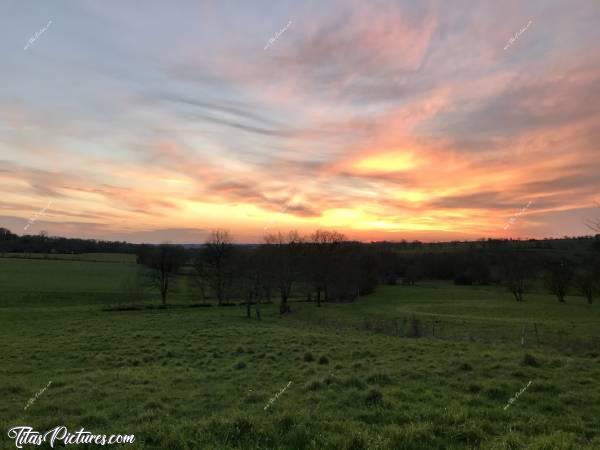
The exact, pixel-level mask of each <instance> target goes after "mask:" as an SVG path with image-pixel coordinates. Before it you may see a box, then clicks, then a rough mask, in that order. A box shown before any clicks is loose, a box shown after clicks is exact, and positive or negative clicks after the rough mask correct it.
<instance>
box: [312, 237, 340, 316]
mask: <svg viewBox="0 0 600 450" xmlns="http://www.w3.org/2000/svg"><path fill="white" fill-rule="evenodd" d="M345 240H346V236H344V235H343V234H341V233H338V232H337V231H326V230H317V231H316V232H315V233H314V234H313V235H312V236H311V238H310V243H311V258H309V259H310V260H311V264H310V266H311V274H312V276H311V279H312V282H313V287H314V290H315V291H316V294H317V306H319V307H320V306H321V292H322V293H323V295H324V300H325V301H328V300H329V293H330V292H329V288H330V284H331V282H332V277H333V273H334V265H335V264H336V259H338V257H339V256H340V255H339V250H340V246H341V244H342V243H343V242H344V241H345Z"/></svg>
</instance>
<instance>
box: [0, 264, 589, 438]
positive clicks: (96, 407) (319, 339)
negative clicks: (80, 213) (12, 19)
mask: <svg viewBox="0 0 600 450" xmlns="http://www.w3.org/2000/svg"><path fill="white" fill-rule="evenodd" d="M137 270H138V266H137V265H136V264H135V263H134V261H133V260H132V259H131V258H129V257H125V256H124V257H123V258H115V257H114V255H113V257H111V258H108V257H98V258H85V257H82V258H78V259H77V260H73V259H71V260H69V259H68V258H67V259H64V260H62V259H44V258H40V259H22V258H0V284H1V286H2V289H0V345H1V348H2V358H1V360H2V364H1V366H0V398H1V399H2V401H1V402H0V425H1V427H2V429H3V436H2V438H0V448H6V449H8V448H15V447H14V445H15V444H14V440H11V439H9V438H8V437H7V430H8V429H9V428H11V427H14V426H19V425H29V426H32V427H33V428H34V429H36V430H39V431H45V430H49V429H51V428H53V427H55V426H58V425H65V426H67V427H68V428H69V430H70V431H74V430H76V429H77V430H78V429H80V428H81V427H85V428H86V430H88V431H92V432H94V433H96V434H135V437H136V442H135V444H133V445H127V446H123V447H127V448H130V449H133V448H161V449H315V450H322V449H349V450H350V449H354V450H359V449H471V448H476V449H521V448H523V449H524V448H528V449H600V345H599V341H598V337H599V336H600V313H599V308H598V305H597V304H596V305H587V304H586V303H585V301H584V300H583V299H582V298H578V297H568V298H567V302H566V303H565V304H559V303H558V302H557V300H556V299H555V298H553V297H551V296H549V295H546V294H544V293H542V292H536V293H533V294H531V295H529V296H527V297H526V300H527V301H526V302H525V303H516V302H515V301H514V300H513V299H512V297H511V295H510V294H509V293H508V292H506V291H504V290H503V289H501V288H499V287H495V286H489V287H477V286H473V287H457V286H453V285H451V284H446V283H441V282H423V283H421V284H420V285H417V286H411V287H407V286H386V287H380V288H378V290H377V292H376V293H375V294H373V295H370V296H366V297H361V298H359V299H358V300H357V301H356V302H354V303H351V304H325V305H323V307H321V308H317V307H316V305H315V304H314V303H307V302H302V301H299V299H297V300H298V301H295V302H292V304H291V306H292V313H291V314H289V315H287V316H284V317H280V315H279V314H278V308H277V305H265V306H263V310H262V313H263V320H262V321H257V320H256V319H254V318H252V319H247V318H246V317H245V307H244V306H231V307H216V306H213V307H196V308H190V307H184V306H186V305H189V304H192V303H194V302H197V301H198V299H197V293H196V292H195V290H194V289H193V285H192V282H191V281H190V279H188V277H182V279H181V280H180V281H179V283H178V284H177V285H176V286H175V288H174V291H173V292H172V293H171V294H170V296H169V299H168V301H169V303H170V304H172V305H178V306H181V307H171V308H167V309H158V308H157V309H143V310H138V311H106V310H104V309H105V308H106V307H107V306H109V305H114V304H115V303H118V302H119V299H120V297H121V295H122V291H123V286H124V285H126V283H127V280H128V279H131V278H132V277H135V275H136V272H137ZM146 297H147V301H148V302H149V303H154V304H156V305H158V304H159V297H158V295H157V293H155V292H151V291H150V292H148V294H147V296H146ZM50 381H51V385H50V386H49V387H48V388H47V389H46V390H45V391H44V392H43V393H42V394H41V395H40V396H39V397H38V398H37V399H36V400H35V402H34V403H33V404H32V405H31V406H29V407H28V409H27V410H24V407H25V405H26V404H27V402H28V401H29V399H30V398H32V397H34V396H35V394H36V393H37V392H38V391H40V390H41V389H42V388H44V387H45V386H47V385H48V383H49V382H50ZM290 381H291V384H289V382H290ZM529 381H531V385H530V386H529V387H528V388H527V389H526V390H525V391H524V392H523V393H522V394H521V395H520V396H519V397H518V398H517V399H516V400H515V401H514V402H513V403H512V404H510V407H509V408H507V409H505V406H506V405H507V403H508V402H509V400H510V399H511V398H512V397H514V396H515V394H517V393H518V392H519V391H521V390H522V389H523V387H525V386H526V385H527V384H528V382H529ZM288 384H289V386H288V387H287V389H285V390H284V392H281V391H282V390H283V389H284V388H285V387H286V386H287V385H288ZM280 392H281V394H280V395H278V396H277V398H276V399H275V400H274V401H272V404H270V406H269V408H267V410H265V406H266V405H267V404H268V403H269V401H270V399H272V398H273V397H275V396H276V395H277V394H278V393H280ZM78 447H79V448H86V446H85V445H82V446H78ZM89 447H90V448H91V446H89ZM38 448H39V447H38ZM42 448H43V447H42Z"/></svg>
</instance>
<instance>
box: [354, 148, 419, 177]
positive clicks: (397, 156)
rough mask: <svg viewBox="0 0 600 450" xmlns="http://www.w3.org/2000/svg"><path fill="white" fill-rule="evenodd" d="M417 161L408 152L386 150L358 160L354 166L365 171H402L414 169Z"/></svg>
mask: <svg viewBox="0 0 600 450" xmlns="http://www.w3.org/2000/svg"><path fill="white" fill-rule="evenodd" d="M416 166H417V162H416V161H415V158H414V157H413V155H412V154H411V153H408V152H399V151H394V152H386V153H380V154H377V155H373V156H368V157H366V158H364V159H361V160H360V161H358V162H357V163H356V164H355V165H354V168H355V169H357V170H360V171H365V172H402V171H406V170H411V169H414V168H415V167H416Z"/></svg>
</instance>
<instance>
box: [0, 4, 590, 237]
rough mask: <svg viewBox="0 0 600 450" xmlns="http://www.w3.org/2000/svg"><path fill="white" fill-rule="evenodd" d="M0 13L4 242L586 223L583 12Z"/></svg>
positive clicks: (386, 8) (50, 9) (479, 233)
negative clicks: (34, 237) (16, 237)
mask: <svg viewBox="0 0 600 450" xmlns="http://www.w3.org/2000/svg"><path fill="white" fill-rule="evenodd" d="M0 22H1V25H2V26H1V27H0V37H1V39H0V192H1V193H2V195H1V197H0V226H3V227H6V228H9V229H10V230H11V231H12V232H14V233H17V234H37V233H39V232H40V231H41V230H46V231H48V233H49V234H51V235H62V236H69V237H85V238H97V239H118V240H128V241H131V242H166V241H168V242H174V243H184V242H187V243H193V242H202V241H203V240H204V239H205V238H206V236H207V233H208V232H209V231H210V230H211V229H215V228H226V229H229V230H230V232H231V234H232V236H233V237H234V238H235V240H236V241H237V242H257V241H260V240H261V239H262V236H263V235H264V234H265V233H268V232H273V231H277V230H282V231H283V230H290V229H297V230H298V231H299V232H301V233H305V234H308V233H310V232H313V231H314V230H316V229H318V228H321V229H335V230H337V231H340V232H343V233H345V234H346V235H347V236H348V237H351V238H355V239H360V240H382V239H388V240H400V239H410V240H412V239H421V240H426V241H430V240H447V239H448V240H450V239H451V240H454V239H460V240H463V239H479V238H484V237H512V238H519V237H521V238H527V237H535V238H540V237H551V236H564V235H583V234H592V232H591V231H590V230H589V229H588V228H586V226H585V224H584V222H585V220H586V219H589V218H593V217H600V207H599V205H598V203H597V202H600V157H599V156H600V25H599V24H600V2H599V1H597V0H575V1H548V0H544V1H541V0H540V1H522V0H521V1H501V2H499V1H491V0H490V1H482V2H480V1H478V2H474V1H452V2H450V1H444V0H439V1H425V0H423V1H420V0H419V1H416V0H415V1H408V0H405V1H398V0H396V1H364V0H363V1H350V0H343V1H342V0H340V1H324V0H314V1H271V2H266V1H242V0H239V1H203V0H194V1H192V0H189V1H188V0H181V1H143V2H142V1H137V0H135V1H134V0H128V1H71V2H65V1H48V2H45V1H44V2H41V1H40V2H22V1H21V0H8V1H7V0H3V1H0ZM530 22H531V23H530ZM528 24H529V25H528ZM271 38H274V39H273V40H272V41H271V42H269V39H271ZM511 38H512V40H511ZM32 41H33V42H32ZM268 44H269V46H268V47H267V48H266V49H265V47H266V46H267V45H268ZM26 47H27V48H26ZM30 219H33V220H30ZM28 221H29V222H31V224H30V226H29V227H28V228H27V229H25V227H27V224H28Z"/></svg>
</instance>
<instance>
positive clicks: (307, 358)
mask: <svg viewBox="0 0 600 450" xmlns="http://www.w3.org/2000/svg"><path fill="white" fill-rule="evenodd" d="M314 360H315V357H314V356H313V354H312V353H311V352H306V353H305V354H304V361H306V362H312V361H314Z"/></svg>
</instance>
